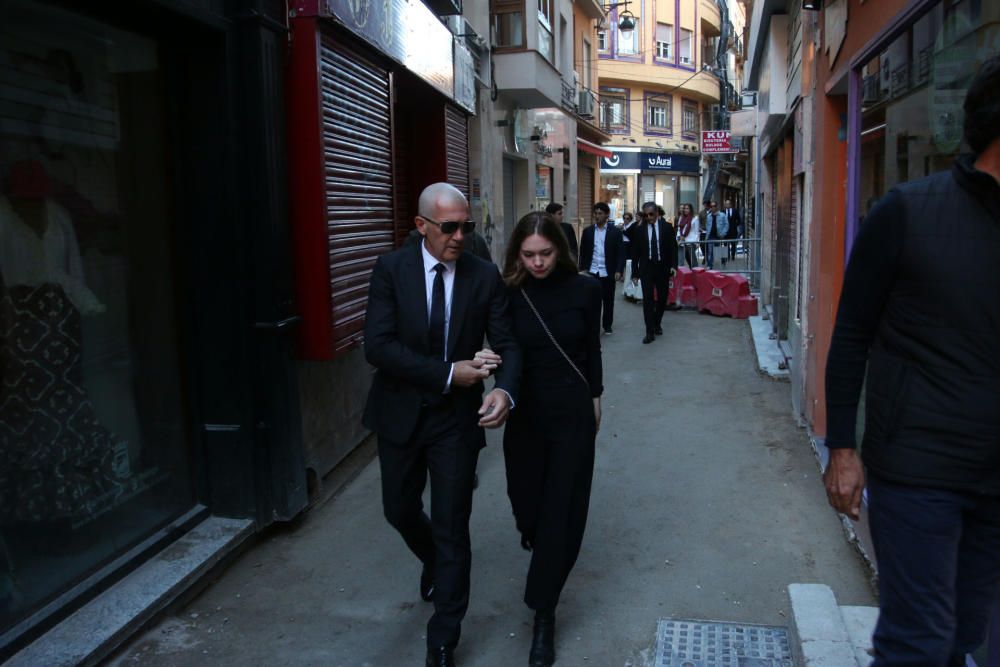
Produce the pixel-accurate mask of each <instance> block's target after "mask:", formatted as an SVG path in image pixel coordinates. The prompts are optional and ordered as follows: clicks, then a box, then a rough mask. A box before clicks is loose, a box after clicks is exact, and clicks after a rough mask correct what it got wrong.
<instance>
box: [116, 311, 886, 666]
mask: <svg viewBox="0 0 1000 667" xmlns="http://www.w3.org/2000/svg"><path fill="white" fill-rule="evenodd" d="M664 329H665V330H666V336H664V337H662V338H660V339H658V340H657V341H656V342H655V343H653V344H651V345H642V344H641V339H642V334H643V326H642V309H641V305H632V304H628V303H625V302H624V301H622V300H621V298H620V297H619V299H618V300H617V301H616V314H615V333H614V334H613V335H612V336H605V337H604V338H603V341H604V355H605V356H604V373H605V386H606V391H605V395H604V402H603V404H604V424H603V427H602V429H601V432H600V434H599V436H598V456H597V469H596V471H595V477H594V489H593V497H592V501H591V513H590V521H589V524H588V528H587V535H586V537H585V539H584V545H583V550H582V553H581V555H580V559H579V562H578V563H577V566H576V569H575V570H574V572H573V574H572V576H571V577H570V580H569V582H568V584H567V586H566V590H565V593H564V595H563V600H562V602H561V604H560V607H559V610H558V613H557V626H556V631H557V634H556V649H557V651H558V656H559V660H558V663H557V664H558V665H565V666H571V667H577V666H579V665H599V666H601V667H604V666H616V667H617V666H620V665H632V666H635V667H638V666H640V665H649V664H651V662H652V659H653V653H654V644H655V639H656V629H657V621H658V619H660V618H663V617H670V618H675V619H708V620H717V621H733V622H746V623H759V624H767V625H780V626H789V625H790V624H791V620H792V619H791V617H792V614H791V610H790V608H789V602H788V594H787V586H788V585H789V584H791V583H810V582H816V583H824V584H827V585H829V586H830V587H831V588H832V589H833V592H834V593H835V595H836V598H837V601H838V602H839V603H840V604H843V605H872V604H874V597H873V594H872V592H871V590H870V588H869V585H868V578H867V572H866V570H865V568H864V567H863V565H862V564H861V562H860V560H859V558H858V556H857V554H856V553H855V552H854V551H853V549H852V548H851V547H850V546H849V545H848V544H847V543H846V542H845V540H844V538H843V534H842V531H841V528H840V523H839V520H838V518H837V516H836V515H835V514H834V513H833V511H832V510H830V509H829V507H828V506H827V504H826V499H825V495H824V492H823V489H822V485H821V483H820V480H819V472H818V469H817V466H816V462H815V459H814V457H813V454H812V449H811V447H810V444H809V439H808V437H807V435H806V433H805V432H804V431H802V430H801V429H799V428H798V427H797V426H796V425H795V421H794V419H793V418H792V415H791V404H790V400H789V395H788V391H789V385H788V384H787V383H783V382H775V381H774V380H772V379H769V378H766V377H763V376H762V375H760V374H759V373H758V372H757V370H756V362H755V356H754V352H753V349H752V345H751V342H750V329H749V327H748V325H747V322H746V321H742V320H731V319H727V318H715V317H711V316H708V315H699V314H696V313H693V312H691V311H679V312H669V313H667V314H666V317H665V320H664ZM499 436H500V434H499V433H491V434H490V437H489V440H490V446H489V447H487V448H486V450H484V452H483V454H482V456H481V458H480V465H479V476H480V486H479V489H478V490H477V491H476V495H475V501H474V509H473V516H472V539H473V571H472V600H471V605H470V608H469V613H468V616H467V618H466V622H465V624H464V626H463V639H462V643H461V644H460V646H459V649H458V652H457V654H456V656H457V660H458V663H459V664H460V665H464V666H466V667H470V666H478V667H498V666H503V667H506V666H508V665H520V664H525V663H526V661H527V651H528V646H529V644H530V640H531V620H532V616H531V613H530V612H529V611H528V610H527V608H526V607H525V606H524V604H523V603H522V601H521V600H522V595H523V585H524V576H525V572H526V568H527V562H528V554H527V553H526V552H524V551H522V550H521V548H520V546H519V543H518V535H517V533H516V531H515V529H514V523H513V519H512V517H511V513H510V505H509V503H508V500H507V497H506V492H505V480H504V468H503V458H502V451H501V448H500V446H499V442H500V437H499ZM419 574H420V567H419V563H418V562H417V561H416V560H415V559H414V558H413V557H412V556H411V555H410V554H409V552H408V551H407V550H406V548H405V546H404V545H403V542H402V540H401V539H400V538H399V536H398V535H397V534H396V533H395V532H394V531H392V529H390V528H389V526H388V525H387V524H386V523H385V521H384V519H383V518H382V508H381V500H380V494H379V471H378V466H377V465H376V464H374V463H372V464H369V465H367V466H366V467H365V468H364V469H363V470H362V472H361V473H360V474H359V475H358V477H357V478H356V479H355V480H354V481H352V482H351V483H350V484H349V485H348V486H347V487H346V488H345V489H344V490H343V492H342V493H340V494H339V495H337V496H336V497H334V498H333V499H332V500H330V501H329V502H327V503H326V504H324V505H323V506H321V507H317V508H314V509H313V510H311V511H310V512H309V513H308V514H307V515H306V516H305V517H304V519H303V520H302V521H300V522H299V523H297V524H296V526H294V527H293V528H291V529H277V530H274V531H272V532H271V533H270V534H269V536H267V539H265V540H264V541H263V542H262V543H261V544H260V545H258V546H256V547H254V548H253V549H251V550H250V551H248V552H247V553H245V554H244V555H243V556H242V557H241V558H239V559H238V560H237V562H236V563H235V564H233V565H232V566H231V567H230V568H229V570H227V571H226V572H225V573H224V574H223V575H222V576H221V578H220V579H219V580H218V581H217V582H216V583H215V584H214V585H212V586H211V587H210V588H208V589H207V590H206V591H205V592H204V593H203V594H202V595H201V596H200V597H199V598H197V599H196V600H194V602H192V603H191V604H189V605H188V606H187V607H186V608H184V609H183V610H181V611H179V612H178V613H176V614H175V615H173V616H171V617H168V618H166V619H165V620H163V621H162V622H161V623H160V624H159V625H157V626H155V627H153V628H151V629H150V630H149V631H148V632H146V633H145V634H144V635H142V636H140V637H138V638H137V639H136V640H134V641H133V642H132V643H131V645H130V646H129V647H128V648H127V649H126V650H125V651H124V652H123V653H122V654H120V655H119V656H118V657H116V658H115V659H114V660H112V661H111V663H110V664H114V665H134V664H138V665H157V666H158V665H171V666H174V665H204V664H209V663H211V664H216V665H269V666H271V665H325V666H333V665H344V666H351V667H356V666H360V665H373V666H374V665H379V666H380V665H392V666H393V667H396V666H405V665H414V666H415V665H421V664H423V662H422V661H423V656H424V639H423V638H424V627H425V624H426V621H427V618H428V616H429V614H430V611H431V606H430V605H429V604H427V603H424V602H421V601H420V598H419V596H418V594H417V580H418V577H419Z"/></svg>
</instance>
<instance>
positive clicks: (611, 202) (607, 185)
mask: <svg viewBox="0 0 1000 667" xmlns="http://www.w3.org/2000/svg"><path fill="white" fill-rule="evenodd" d="M634 182H635V176H628V175H618V174H614V175H604V174H602V175H601V192H600V193H599V195H598V201H603V202H605V203H606V204H607V205H608V206H609V207H610V208H611V216H610V219H611V220H613V221H615V222H621V220H622V214H624V213H625V212H626V211H628V212H630V213H633V214H634V213H635V202H634V197H633V196H632V188H633V185H632V184H633V183H634ZM584 220H585V221H586V224H589V220H590V218H589V212H588V214H587V216H585V217H584Z"/></svg>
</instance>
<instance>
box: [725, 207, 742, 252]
mask: <svg viewBox="0 0 1000 667" xmlns="http://www.w3.org/2000/svg"><path fill="white" fill-rule="evenodd" d="M723 213H725V214H726V219H727V220H728V221H729V229H728V231H727V232H726V238H727V239H731V240H730V242H729V243H727V244H726V246H727V249H728V252H727V254H726V256H724V257H723V258H722V265H723V266H725V265H726V259H729V260H730V261H733V260H735V259H736V239H738V238H739V237H740V234H742V228H743V220H742V218H741V217H740V212H739V210H738V209H735V208H733V200H732V199H727V200H726V208H725V209H724V210H723Z"/></svg>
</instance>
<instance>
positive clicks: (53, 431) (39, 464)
mask: <svg viewBox="0 0 1000 667" xmlns="http://www.w3.org/2000/svg"><path fill="white" fill-rule="evenodd" d="M5 185H6V187H5V188H4V190H3V194H2V195H0V278H2V282H0V288H2V289H0V375H2V383H0V527H3V528H11V527H14V528H17V529H18V530H19V534H22V533H24V532H27V533H32V534H36V533H37V534H38V536H41V535H42V534H44V533H45V531H47V530H51V529H67V528H73V527H78V526H79V525H80V524H81V523H86V522H87V520H88V519H89V518H92V517H93V516H95V515H96V514H97V513H99V512H100V511H101V510H102V509H106V508H107V507H110V506H111V505H113V504H114V502H115V499H116V498H117V497H118V496H119V495H121V493H122V490H123V483H124V480H125V479H126V478H127V477H128V476H129V474H130V473H129V470H128V463H127V456H126V457H125V461H122V460H121V459H122V454H123V452H124V443H119V442H117V439H116V438H115V436H114V434H112V433H111V432H110V431H109V430H108V429H107V428H105V427H104V426H103V425H102V424H101V423H100V422H99V421H98V419H97V417H96V415H95V413H94V409H93V405H92V403H91V400H90V398H89V395H88V392H87V389H86V387H85V386H84V384H83V374H82V370H81V347H82V336H81V317H82V316H88V315H95V314H99V313H102V312H104V306H103V305H102V304H101V303H100V301H99V300H98V298H97V297H96V296H95V295H94V293H93V292H92V291H91V290H90V289H88V287H87V286H86V284H85V282H84V275H83V267H82V263H81V259H80V252H79V248H78V246H77V240H76V234H75V232H74V229H73V224H72V221H71V220H70V217H69V214H68V213H67V212H66V210H65V209H64V208H62V207H61V206H59V205H58V204H56V203H55V202H54V201H53V200H52V196H53V191H54V188H53V182H52V180H51V178H50V177H49V175H48V173H47V171H46V169H45V168H44V166H43V165H42V164H41V163H40V162H37V161H22V162H18V163H16V164H14V165H13V166H12V167H11V169H10V173H9V175H8V178H7V182H6V184H5Z"/></svg>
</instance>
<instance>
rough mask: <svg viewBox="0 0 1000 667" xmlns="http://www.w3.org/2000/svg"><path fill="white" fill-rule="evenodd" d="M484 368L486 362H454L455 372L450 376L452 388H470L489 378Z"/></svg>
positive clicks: (479, 360)
mask: <svg viewBox="0 0 1000 667" xmlns="http://www.w3.org/2000/svg"><path fill="white" fill-rule="evenodd" d="M485 366H486V362H485V361H483V360H482V359H472V360H471V361H468V360H467V361H456V362H455V370H454V371H452V374H451V384H452V386H454V387H471V386H472V385H474V384H476V383H477V382H482V381H483V380H485V379H486V378H488V377H489V376H490V371H489V369H487V368H485Z"/></svg>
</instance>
